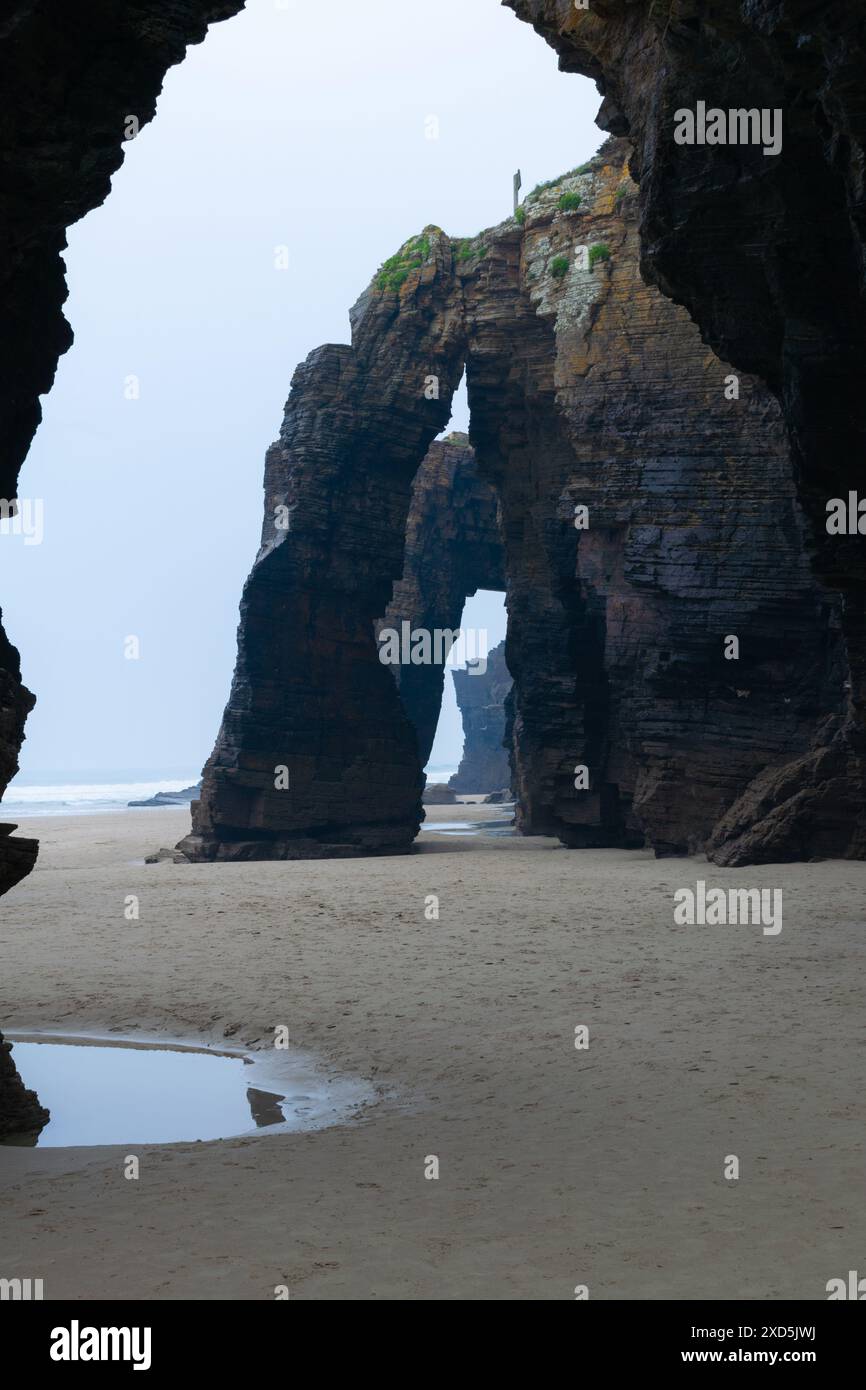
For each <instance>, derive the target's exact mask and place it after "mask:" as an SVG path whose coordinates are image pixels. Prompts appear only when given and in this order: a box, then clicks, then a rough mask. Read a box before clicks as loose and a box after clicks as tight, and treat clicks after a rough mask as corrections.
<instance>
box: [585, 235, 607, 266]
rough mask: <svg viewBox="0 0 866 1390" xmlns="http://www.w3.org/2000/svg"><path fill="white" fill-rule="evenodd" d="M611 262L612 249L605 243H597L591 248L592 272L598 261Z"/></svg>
mask: <svg viewBox="0 0 866 1390" xmlns="http://www.w3.org/2000/svg"><path fill="white" fill-rule="evenodd" d="M609 260H610V247H609V246H608V245H607V243H606V242H604V241H597V242H596V243H595V245H594V246H590V248H589V268H590V270H592V268H593V266H594V265H595V264H596V263H597V262H598V261H609Z"/></svg>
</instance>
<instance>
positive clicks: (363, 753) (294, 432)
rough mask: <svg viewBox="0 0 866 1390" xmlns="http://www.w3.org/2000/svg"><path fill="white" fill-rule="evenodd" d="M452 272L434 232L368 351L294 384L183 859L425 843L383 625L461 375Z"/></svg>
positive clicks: (381, 283)
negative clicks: (417, 488)
mask: <svg viewBox="0 0 866 1390" xmlns="http://www.w3.org/2000/svg"><path fill="white" fill-rule="evenodd" d="M453 260H454V257H453V251H452V247H451V243H450V241H449V239H448V238H447V237H446V236H445V235H444V234H443V233H442V232H441V231H440V230H439V229H438V228H427V229H426V230H425V232H424V233H423V234H422V235H421V236H420V237H418V238H414V239H413V240H412V241H411V242H410V243H407V245H406V246H405V247H403V248H401V251H400V252H399V253H398V255H397V256H396V257H393V258H391V260H390V261H389V262H386V264H385V266H383V267H382V270H381V271H380V272H379V274H378V275H377V277H376V278H375V280H374V282H373V284H372V285H371V286H370V288H369V289H368V290H367V291H366V293H365V294H364V295H363V296H362V297H361V299H360V300H359V301H358V304H357V305H356V306H355V308H354V310H353V311H352V315H351V320H352V345H351V346H335V345H330V346H326V347H322V348H319V349H317V351H315V352H313V353H312V354H311V355H310V356H309V357H308V358H307V360H306V362H304V363H303V364H302V365H301V366H300V367H299V368H298V370H297V371H296V373H295V376H294V379H293V382H292V390H291V394H290V396H289V400H288V404H287V406H286V413H285V418H284V421H283V427H282V430H281V432H280V438H279V440H278V441H277V443H276V444H275V445H274V446H273V447H272V448H271V450H270V451H269V454H268V457H267V461H266V475H265V519H264V526H263V532H262V545H261V549H260V551H259V554H258V556H257V559H256V562H255V565H254V567H253V571H252V573H251V575H250V577H249V579H248V581H247V584H246V586H245V589H244V594H243V598H242V601H241V620H240V626H239V630H238V659H237V665H236V668H235V675H234V680H233V682H232V690H231V695H230V697H229V702H228V705H227V707H226V711H225V715H224V717H223V723H222V727H221V729H220V732H219V736H218V738H217V743H216V747H215V749H214V752H213V754H212V755H211V757H210V759H209V760H208V763H207V764H206V766H205V769H204V775H203V786H202V793H201V799H200V801H198V802H193V830H192V834H191V835H190V836H188V837H187V838H186V839H185V840H183V841H182V842H181V845H180V848H181V849H182V850H183V851H184V852H185V853H186V854H187V855H189V857H190V858H196V859H249V858H295V857H303V858H305V857H311V856H318V855H322V856H325V855H327V856H332V855H337V856H340V855H354V854H372V853H385V852H389V853H394V852H399V851H402V850H406V849H408V848H409V847H410V846H411V843H412V840H413V838H414V836H415V834H416V833H417V830H418V827H419V824H420V821H421V783H422V773H421V764H420V761H419V756H418V746H417V740H416V736H415V731H414V729H413V727H412V724H411V722H410V720H409V719H408V717H407V715H406V713H405V712H404V709H403V706H402V704H401V701H400V698H399V694H398V691H397V686H396V684H395V682H394V679H393V676H392V675H391V672H390V671H389V670H388V669H387V667H386V666H384V665H383V664H382V663H381V661H380V660H379V655H378V650H377V647H376V643H375V640H374V623H375V622H376V620H377V619H380V618H381V617H382V615H383V613H384V612H385V609H386V607H387V605H388V603H389V601H390V599H391V594H392V587H393V584H394V582H395V580H398V579H399V578H400V577H401V575H402V572H403V551H404V535H405V528H406V517H407V513H408V509H409V503H410V495H411V487H412V480H413V477H414V474H415V472H416V470H417V468H418V466H419V464H420V463H421V460H422V459H423V458H424V455H425V454H426V452H427V449H428V447H429V445H430V443H431V442H432V440H433V438H434V437H435V435H436V434H438V433H440V432H441V430H442V428H443V427H444V425H445V424H446V423H447V420H448V417H449V414H450V406H451V397H452V394H453V391H454V388H455V386H456V385H457V382H458V380H459V377H460V374H461V371H462V363H463V356H464V337H463V317H462V306H461V304H460V297H459V289H458V285H457V281H456V280H455V277H454V274H453Z"/></svg>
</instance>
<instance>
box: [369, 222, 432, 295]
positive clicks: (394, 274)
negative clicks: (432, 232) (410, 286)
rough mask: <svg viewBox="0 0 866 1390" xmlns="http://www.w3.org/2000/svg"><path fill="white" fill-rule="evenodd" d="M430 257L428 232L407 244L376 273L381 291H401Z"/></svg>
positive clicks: (413, 238) (377, 283)
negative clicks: (413, 272)
mask: <svg viewBox="0 0 866 1390" xmlns="http://www.w3.org/2000/svg"><path fill="white" fill-rule="evenodd" d="M429 255H430V238H429V236H427V234H426V231H424V232H422V233H421V235H420V236H416V237H412V238H411V239H410V240H409V241H407V242H405V243H404V245H403V246H401V247H400V250H399V251H398V252H397V254H396V255H394V256H389V257H388V260H387V261H385V263H384V264H383V265H381V266H380V267H379V269H378V271H377V273H376V285H377V287H378V288H379V289H380V290H394V291H397V290H399V289H400V286H401V285H403V284H405V282H406V281H407V280H408V278H409V274H410V272H411V271H413V270H420V268H421V266H422V265H423V264H424V262H425V261H426V260H427V258H428V257H429Z"/></svg>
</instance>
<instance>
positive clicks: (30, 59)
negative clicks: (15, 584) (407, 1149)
mask: <svg viewBox="0 0 866 1390" xmlns="http://www.w3.org/2000/svg"><path fill="white" fill-rule="evenodd" d="M243 3H244V0H125V3H124V4H122V5H116V4H111V3H109V2H108V0H76V3H75V4H74V5H70V4H68V3H66V0H11V2H10V3H7V4H6V5H4V6H3V7H2V14H0V91H2V100H0V306H2V308H0V314H2V324H0V381H2V383H3V385H2V390H0V499H3V500H5V501H7V502H11V501H12V499H14V498H15V497H16V496H17V495H18V471H19V469H20V467H21V464H22V462H23V461H24V458H25V456H26V454H27V451H28V449H29V447H30V442H31V440H32V438H33V435H34V433H35V431H36V428H37V426H38V424H39V421H40V420H41V418H42V408H41V405H40V402H39V397H40V396H41V395H44V394H45V392H46V391H48V390H49V389H50V388H51V385H52V383H53V381H54V373H55V371H56V368H57V360H58V358H59V357H60V356H61V354H62V353H64V352H66V351H67V349H68V348H69V347H70V345H71V343H72V330H71V328H70V326H69V324H68V323H67V322H66V319H65V318H64V316H63V304H64V302H65V300H66V293H67V291H66V281H65V267H64V264H63V259H62V252H63V251H64V249H65V247H66V229H67V227H69V226H71V225H72V223H73V222H77V221H78V219H79V218H80V217H83V216H84V214H85V213H87V212H89V211H90V210H91V208H95V207H97V206H98V205H99V204H100V203H102V202H103V201H104V200H105V198H106V197H107V195H108V192H109V190H110V187H111V176H112V174H113V173H114V172H115V171H116V170H117V169H118V168H119V166H120V164H121V162H122V160H123V150H124V141H125V135H126V134H127V132H128V131H129V130H131V127H129V126H128V119H129V117H130V116H134V117H135V118H136V119H137V121H138V126H139V128H140V127H142V126H144V125H146V124H147V122H148V121H150V120H151V119H152V118H153V115H154V113H155V110H156V98H157V96H158V94H159V92H160V89H161V87H162V79H163V77H164V75H165V72H166V70H167V69H168V68H169V67H171V66H172V65H173V64H174V63H179V62H180V61H181V59H182V58H183V56H184V54H185V52H186V47H187V44H190V43H199V42H200V41H201V40H202V39H203V38H204V36H205V33H206V31H207V26H208V25H209V24H210V23H211V22H213V21H214V20H218V19H225V18H226V17H227V16H229V15H232V14H236V13H237V11H238V10H240V9H242V8H243ZM32 706H33V696H32V695H31V694H30V692H29V691H28V690H27V689H26V688H25V687H24V686H23V685H22V683H21V676H20V668H19V660H18V652H17V651H16V650H15V648H14V647H13V646H11V644H10V643H9V642H8V641H7V640H6V637H5V634H4V633H3V630H2V627H0V796H2V794H3V792H4V791H5V789H6V786H7V785H8V782H9V781H10V779H11V778H12V777H13V776H14V774H15V772H16V770H17V766H18V762H17V759H18V750H19V749H20V747H21V743H22V740H23V736H24V721H25V719H26V717H27V714H28V712H29V710H30V709H31V708H32ZM37 850H38V844H37V842H36V841H35V840H24V839H20V838H14V839H13V838H9V835H8V831H7V833H6V834H5V835H2V834H0V893H4V892H6V891H7V889H9V888H11V887H12V886H13V884H15V883H17V882H18V880H19V879H20V878H22V877H23V876H24V875H25V874H26V873H28V872H29V871H30V868H31V867H32V865H33V863H34V861H35V859H36V854H37Z"/></svg>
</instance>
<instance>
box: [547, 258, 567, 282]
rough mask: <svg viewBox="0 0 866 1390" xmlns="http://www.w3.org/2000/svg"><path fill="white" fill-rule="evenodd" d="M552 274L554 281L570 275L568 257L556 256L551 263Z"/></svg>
mask: <svg viewBox="0 0 866 1390" xmlns="http://www.w3.org/2000/svg"><path fill="white" fill-rule="evenodd" d="M550 273H551V275H552V276H553V278H554V280H561V279H562V277H563V275H567V274H568V257H567V256H554V258H553V260H552V261H551V262H550Z"/></svg>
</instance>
